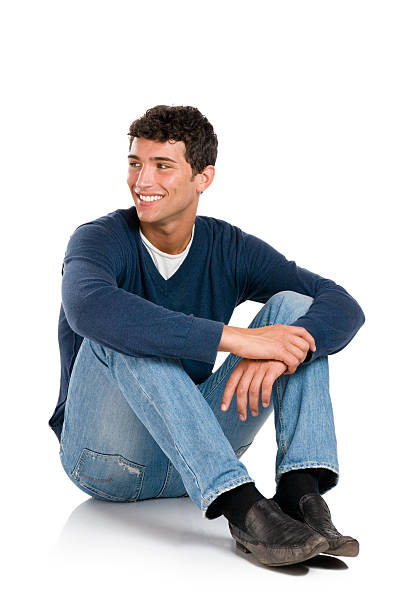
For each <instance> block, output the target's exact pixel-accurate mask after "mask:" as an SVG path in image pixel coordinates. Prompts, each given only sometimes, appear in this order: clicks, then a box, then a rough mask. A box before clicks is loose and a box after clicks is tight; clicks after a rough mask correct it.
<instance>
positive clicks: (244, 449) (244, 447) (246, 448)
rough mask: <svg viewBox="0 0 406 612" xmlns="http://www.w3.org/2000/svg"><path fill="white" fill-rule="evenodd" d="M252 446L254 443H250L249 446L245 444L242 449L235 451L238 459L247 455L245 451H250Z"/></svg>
mask: <svg viewBox="0 0 406 612" xmlns="http://www.w3.org/2000/svg"><path fill="white" fill-rule="evenodd" d="M251 444H252V442H250V443H249V444H245V445H244V446H240V448H237V450H236V451H234V452H235V455H236V457H237V459H239V458H240V457H241V456H242V455H243V454H244V453H245V451H246V450H248V449H249V447H250V446H251Z"/></svg>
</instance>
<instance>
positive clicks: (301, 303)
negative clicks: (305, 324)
mask: <svg viewBox="0 0 406 612" xmlns="http://www.w3.org/2000/svg"><path fill="white" fill-rule="evenodd" d="M313 301H314V298H312V297H310V295H304V294H302V293H297V292H296V291H279V293H276V294H275V295H273V296H272V297H271V298H270V299H269V300H268V302H267V304H268V305H269V307H270V308H272V309H274V308H275V309H276V317H274V323H284V324H289V323H292V322H293V321H295V320H296V319H298V318H299V317H301V316H303V315H304V314H306V312H307V311H308V310H309V308H310V306H311V305H312V303H313Z"/></svg>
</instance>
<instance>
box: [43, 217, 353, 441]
mask: <svg viewBox="0 0 406 612" xmlns="http://www.w3.org/2000/svg"><path fill="white" fill-rule="evenodd" d="M139 229H140V226H139V219H138V216H137V212H136V208H135V206H131V208H128V209H118V210H116V211H114V212H111V213H109V214H107V215H105V216H102V217H99V218H98V219H95V220H94V221H90V222H88V223H84V224H82V225H80V226H78V227H77V228H76V230H75V231H74V232H73V234H72V235H71V236H70V239H69V242H68V245H67V249H66V253H65V257H64V260H63V265H62V304H61V308H60V314H59V324H58V341H59V350H60V358H61V377H60V390H59V397H58V402H57V406H56V408H55V410H54V413H53V415H52V417H51V419H50V420H49V425H50V427H51V428H52V429H53V431H54V432H55V434H56V435H57V437H58V439H60V435H61V431H62V425H63V420H64V409H65V403H66V397H67V392H68V387H69V381H70V376H71V372H72V368H73V365H74V363H75V359H76V356H77V353H78V350H79V348H80V345H81V343H82V341H83V338H89V339H90V340H93V341H94V342H97V343H98V344H101V345H103V346H105V347H107V348H111V349H114V350H116V351H119V352H121V353H124V354H126V355H130V356H133V357H163V358H172V359H178V360H180V362H181V364H182V366H183V368H184V370H185V371H186V373H187V374H188V375H189V376H190V378H191V379H192V380H193V382H194V383H195V384H199V383H200V382H203V381H204V380H206V379H207V378H208V376H210V374H211V372H212V370H213V365H214V362H215V360H216V357H217V351H218V346H219V343H220V339H221V336H222V333H223V329H224V325H225V324H227V323H228V322H229V321H230V319H231V316H232V314H233V311H234V309H235V308H236V306H238V305H239V304H242V303H243V302H245V301H246V300H252V301H255V302H259V303H261V304H265V303H266V302H267V301H268V300H269V298H271V297H272V296H273V295H275V294H276V293H278V292H280V291H289V290H290V291H295V292H297V293H301V294H304V295H308V296H311V297H313V298H314V301H313V302H312V304H311V306H310V308H309V310H308V312H307V313H306V314H305V315H303V316H301V317H299V318H298V319H297V320H296V321H294V322H292V323H291V325H295V326H301V327H304V328H305V329H307V330H308V331H309V333H310V334H311V335H312V336H313V338H314V340H315V342H316V348H317V350H316V351H315V352H314V353H312V352H310V351H309V354H308V356H307V358H306V361H307V362H309V363H310V362H312V361H314V360H315V359H317V358H319V357H322V356H326V355H331V354H333V353H337V352H338V351H340V350H342V349H343V348H344V347H345V346H346V345H347V344H348V343H349V342H350V340H351V339H352V338H353V337H354V336H355V334H356V333H357V331H358V330H359V328H360V327H361V326H362V325H363V323H364V321H365V317H364V313H363V311H362V309H361V307H360V306H359V304H358V303H357V301H356V300H355V299H354V298H353V297H352V296H351V295H349V293H348V292H347V291H346V290H345V289H344V288H343V287H341V286H340V285H337V284H336V283H335V282H334V281H332V280H330V279H326V278H323V277H321V276H319V275H318V274H315V273H313V272H310V271H309V270H306V269H305V268H301V267H299V266H298V265H297V264H296V263H295V262H294V261H288V260H287V259H286V257H285V256H284V255H282V254H281V253H280V252H278V251H277V250H276V249H275V248H273V247H272V246H271V245H270V244H268V243H267V242H265V241H264V240H262V239H260V238H258V237H256V236H254V235H252V234H248V233H246V232H244V231H243V230H242V229H240V228H239V227H237V226H234V225H231V224H230V223H228V222H227V221H224V220H222V219H216V218H214V217H207V216H202V215H197V216H196V219H195V232H194V237H193V241H192V243H191V246H190V250H189V252H188V254H187V257H186V258H185V260H184V261H183V263H182V265H181V266H180V267H179V268H178V270H176V272H175V273H174V274H173V275H172V276H170V278H168V279H165V278H163V276H162V275H161V274H160V272H159V270H158V269H157V267H156V265H155V264H154V262H153V260H152V258H151V255H150V254H149V252H148V250H147V248H146V247H145V245H144V244H143V242H142V240H141V236H140V233H139ZM299 367H300V366H299Z"/></svg>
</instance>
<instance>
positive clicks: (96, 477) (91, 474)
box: [72, 448, 145, 501]
mask: <svg viewBox="0 0 406 612" xmlns="http://www.w3.org/2000/svg"><path fill="white" fill-rule="evenodd" d="M144 471H145V466H144V465H140V464H139V463H134V462H133V461H129V460H128V459H126V458H125V457H123V456H122V455H107V454H104V453H97V452H96V451H92V450H90V449H88V448H84V449H83V450H82V452H81V454H80V457H79V460H78V462H77V463H76V466H75V468H74V470H73V472H72V479H73V480H75V481H76V483H77V485H78V486H79V487H80V488H82V489H85V490H86V491H88V492H89V494H90V495H92V494H96V495H97V496H100V497H102V498H103V499H108V500H111V501H135V500H136V499H138V497H139V495H140V493H141V488H142V482H143V479H144Z"/></svg>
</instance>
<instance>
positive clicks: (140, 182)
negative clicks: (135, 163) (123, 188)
mask: <svg viewBox="0 0 406 612" xmlns="http://www.w3.org/2000/svg"><path fill="white" fill-rule="evenodd" d="M153 184H154V169H153V168H152V167H151V166H143V167H142V168H141V170H140V171H139V173H138V178H137V182H136V186H137V187H140V188H141V189H142V188H144V187H151V186H152V185H153Z"/></svg>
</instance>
